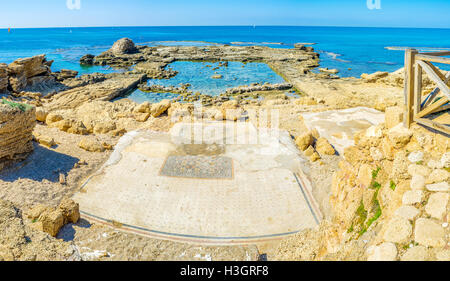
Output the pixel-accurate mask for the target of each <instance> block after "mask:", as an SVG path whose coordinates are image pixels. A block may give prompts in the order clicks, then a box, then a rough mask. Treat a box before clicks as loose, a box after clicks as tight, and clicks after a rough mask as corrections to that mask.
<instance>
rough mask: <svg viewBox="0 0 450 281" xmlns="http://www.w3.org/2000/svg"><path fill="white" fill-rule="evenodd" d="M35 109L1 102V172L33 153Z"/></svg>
mask: <svg viewBox="0 0 450 281" xmlns="http://www.w3.org/2000/svg"><path fill="white" fill-rule="evenodd" d="M35 111H36V110H35V108H34V107H31V106H25V105H21V104H16V103H12V102H6V101H4V100H3V101H1V100H0V170H2V169H3V168H4V167H6V166H7V165H9V164H11V163H12V162H13V161H17V160H23V159H25V158H26V156H27V155H28V154H29V153H30V152H31V151H33V144H32V139H33V136H32V132H33V129H34V126H35V124H36V121H35V120H36V113H35Z"/></svg>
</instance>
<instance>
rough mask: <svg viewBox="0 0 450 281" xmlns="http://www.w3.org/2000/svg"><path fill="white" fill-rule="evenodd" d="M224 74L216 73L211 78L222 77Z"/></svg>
mask: <svg viewBox="0 0 450 281" xmlns="http://www.w3.org/2000/svg"><path fill="white" fill-rule="evenodd" d="M222 78H223V75H221V74H214V75H213V76H211V79H222Z"/></svg>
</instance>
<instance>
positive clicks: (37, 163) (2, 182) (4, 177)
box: [0, 125, 116, 209]
mask: <svg viewBox="0 0 450 281" xmlns="http://www.w3.org/2000/svg"><path fill="white" fill-rule="evenodd" d="M35 132H36V133H39V134H41V135H45V136H49V137H52V138H53V139H54V140H55V142H56V143H57V145H56V146H55V147H53V148H48V147H45V146H42V145H39V144H37V143H34V148H35V149H34V152H33V153H32V154H31V155H30V156H29V157H28V158H27V159H26V160H25V161H23V162H20V163H17V164H15V165H14V166H12V167H10V168H8V169H6V170H3V171H2V172H1V173H0V199H3V200H9V201H11V202H13V203H14V204H15V205H16V206H19V207H20V208H23V209H28V208H31V207H33V206H35V205H36V204H39V203H44V204H48V205H57V204H58V203H59V201H60V200H61V199H63V198H64V197H70V196H72V195H73V193H74V192H75V191H76V190H77V188H78V186H79V184H80V182H81V181H82V180H83V179H84V178H85V177H86V176H87V175H88V174H89V173H91V172H92V171H94V170H96V169H97V168H98V167H99V166H100V165H101V164H102V163H103V162H104V161H105V160H106V159H107V157H108V155H109V152H106V153H91V152H87V151H85V150H83V149H81V148H79V147H78V143H79V142H80V140H81V139H82V138H84V137H88V138H94V137H95V136H80V135H73V134H68V133H65V132H62V131H59V130H58V129H56V128H49V127H47V126H43V125H37V126H36V128H35ZM99 138H101V139H102V140H103V141H105V142H107V143H110V144H114V143H115V141H116V140H114V139H112V138H111V137H109V136H100V137H99ZM80 161H81V162H83V161H84V162H86V164H85V165H79V167H75V166H77V165H76V164H77V163H79V162H80ZM60 174H64V175H65V176H66V181H67V183H66V184H60V183H59V175H60Z"/></svg>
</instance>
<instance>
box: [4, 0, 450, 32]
mask: <svg viewBox="0 0 450 281" xmlns="http://www.w3.org/2000/svg"><path fill="white" fill-rule="evenodd" d="M73 1H76V0H73ZM80 1H81V9H79V10H77V9H74V10H70V9H68V8H67V5H66V2H67V0H14V1H2V2H3V3H1V4H0V5H1V7H0V28H5V27H15V28H18V27H76V26H169V25H318V26H376V27H378V26H379V27H440V28H450V20H449V19H448V11H450V0H379V1H381V9H380V10H377V9H374V10H370V9H368V8H367V4H366V2H367V0H306V1H303V0H156V1H155V0H80ZM373 1H377V0H373Z"/></svg>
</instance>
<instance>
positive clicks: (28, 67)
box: [0, 55, 76, 95]
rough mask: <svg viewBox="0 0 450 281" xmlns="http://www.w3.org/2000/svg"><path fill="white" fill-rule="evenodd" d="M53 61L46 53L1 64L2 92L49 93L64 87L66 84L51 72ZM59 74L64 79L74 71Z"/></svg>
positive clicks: (0, 80)
mask: <svg viewBox="0 0 450 281" xmlns="http://www.w3.org/2000/svg"><path fill="white" fill-rule="evenodd" d="M52 63H53V61H47V60H46V58H45V55H39V56H34V57H30V58H24V59H18V60H16V61H14V62H12V63H10V64H9V65H5V64H0V93H2V92H7V91H9V92H13V93H15V94H16V95H20V94H21V93H22V92H23V91H26V92H39V93H41V94H47V93H49V92H53V91H59V90H62V89H64V88H65V86H64V85H62V84H61V83H59V82H58V81H57V78H56V77H55V75H54V74H52V72H51V69H50V67H51V65H52ZM69 73H70V74H69ZM61 75H62V76H61ZM57 76H60V77H61V79H60V80H62V79H66V78H68V77H73V72H72V71H68V70H66V71H61V72H60V73H58V74H57ZM75 76H76V75H75Z"/></svg>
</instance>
